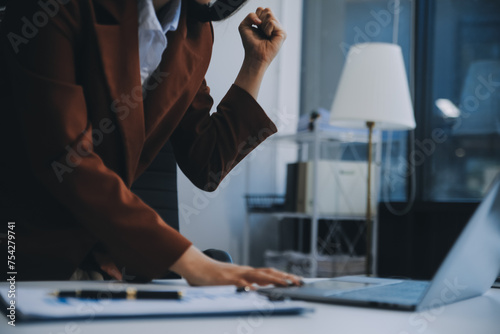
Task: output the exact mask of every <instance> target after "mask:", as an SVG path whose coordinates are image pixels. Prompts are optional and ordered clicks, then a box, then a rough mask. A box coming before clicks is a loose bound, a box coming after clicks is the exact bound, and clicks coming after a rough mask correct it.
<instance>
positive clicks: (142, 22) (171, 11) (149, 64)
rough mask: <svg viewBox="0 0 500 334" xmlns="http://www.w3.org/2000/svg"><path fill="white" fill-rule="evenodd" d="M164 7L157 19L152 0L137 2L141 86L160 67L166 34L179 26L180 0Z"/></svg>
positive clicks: (165, 44)
mask: <svg viewBox="0 0 500 334" xmlns="http://www.w3.org/2000/svg"><path fill="white" fill-rule="evenodd" d="M165 6H166V7H165V8H162V9H161V12H160V13H159V16H160V18H158V16H157V14H156V11H155V9H154V6H153V0H138V9H139V10H138V12H139V59H140V71H141V84H144V82H145V81H146V79H147V78H149V76H150V75H151V74H152V73H153V72H154V71H155V70H156V69H157V68H158V65H160V62H161V58H162V55H163V52H164V51H165V49H166V48H167V44H168V41H167V36H166V34H167V32H169V31H175V30H177V27H178V26H179V18H180V16H181V0H171V1H170V2H169V3H168V4H166V5H165Z"/></svg>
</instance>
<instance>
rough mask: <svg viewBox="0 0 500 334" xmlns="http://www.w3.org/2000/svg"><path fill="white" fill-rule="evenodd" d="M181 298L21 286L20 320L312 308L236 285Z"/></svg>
mask: <svg viewBox="0 0 500 334" xmlns="http://www.w3.org/2000/svg"><path fill="white" fill-rule="evenodd" d="M8 290H9V289H8V288H7V287H0V295H1V297H2V298H1V299H2V301H3V303H4V304H6V305H7V304H9V303H10V301H11V299H10V298H9V297H8ZM181 291H182V293H183V297H182V299H180V300H151V299H147V300H146V299H144V300H127V299H99V300H91V299H79V298H58V297H54V296H52V295H50V293H51V292H53V289H48V288H32V287H18V289H17V291H16V299H15V306H16V318H17V320H21V321H22V320H51V319H52V320H55V319H69V318H71V319H93V318H110V317H113V318H114V317H144V316H166V317H179V316H202V315H205V316H210V315H243V314H255V315H258V314H261V315H263V316H269V315H274V314H299V313H302V312H304V311H309V310H310V308H307V307H305V305H304V304H302V303H300V302H295V301H280V302H275V301H272V302H271V301H269V300H268V299H267V298H266V297H264V296H261V295H258V294H257V293H255V292H244V293H237V292H236V288H235V287H234V286H222V287H206V288H195V287H186V288H183V289H181Z"/></svg>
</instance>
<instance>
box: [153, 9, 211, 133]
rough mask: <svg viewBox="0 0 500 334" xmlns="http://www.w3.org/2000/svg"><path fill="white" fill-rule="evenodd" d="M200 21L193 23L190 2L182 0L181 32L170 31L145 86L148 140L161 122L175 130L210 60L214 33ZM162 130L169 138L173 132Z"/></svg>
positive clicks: (179, 29)
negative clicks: (203, 27) (190, 15)
mask: <svg viewBox="0 0 500 334" xmlns="http://www.w3.org/2000/svg"><path fill="white" fill-rule="evenodd" d="M200 24H203V23H200V22H197V21H193V22H191V20H190V18H188V17H187V5H186V2H185V1H183V3H182V10H181V17H180V22H179V28H178V31H175V32H169V33H167V39H168V47H167V50H166V51H165V52H164V54H163V58H162V61H161V63H160V66H159V67H158V69H157V71H156V73H155V74H153V75H152V77H151V80H149V81H148V83H147V84H146V85H145V102H144V106H145V109H146V110H147V114H146V115H145V125H146V131H147V132H146V139H148V138H147V137H148V136H149V135H150V134H152V133H153V132H154V130H155V129H156V128H157V127H158V126H159V125H160V122H161V123H163V124H165V123H168V124H169V128H170V129H171V130H172V131H173V129H175V127H176V126H177V123H178V122H179V121H180V118H182V114H183V113H184V112H185V111H186V109H187V107H188V106H189V104H190V103H191V101H192V99H193V98H194V95H195V94H196V92H197V91H198V89H199V87H200V85H201V82H202V80H203V78H204V76H205V73H206V71H207V68H208V65H209V63H210V55H211V52H212V36H211V34H210V33H208V34H207V33H206V32H207V31H210V29H205V30H202V29H199V27H196V26H195V25H200ZM206 24H208V23H206ZM201 31H204V32H205V35H204V36H200V35H199V34H200V33H201ZM149 88H150V89H149ZM181 109H182V110H181ZM180 113H181V114H180ZM162 133H163V134H164V135H165V136H166V137H168V136H169V135H170V134H169V133H164V132H162Z"/></svg>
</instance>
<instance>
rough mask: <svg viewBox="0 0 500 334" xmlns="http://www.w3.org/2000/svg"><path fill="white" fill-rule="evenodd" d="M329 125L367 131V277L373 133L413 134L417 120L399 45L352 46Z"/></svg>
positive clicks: (369, 243) (368, 271)
mask: <svg viewBox="0 0 500 334" xmlns="http://www.w3.org/2000/svg"><path fill="white" fill-rule="evenodd" d="M330 123H331V124H333V125H336V126H341V127H347V128H368V130H369V134H368V177H367V198H366V224H367V251H366V252H367V253H366V274H367V275H370V274H371V273H372V263H373V259H372V238H373V223H372V217H371V163H372V134H373V129H381V130H411V129H414V128H415V126H416V125H415V117H414V115H413V107H412V102H411V97H410V90H409V87H408V79H407V76H406V70H405V65H404V61H403V53H402V52H401V48H400V47H399V46H398V45H396V44H388V43H363V44H357V45H353V46H352V47H351V49H350V50H349V53H348V54H347V59H346V63H345V65H344V69H343V71H342V75H341V78H340V82H339V86H338V88H337V93H336V95H335V99H334V100H333V105H332V110H331V117H330Z"/></svg>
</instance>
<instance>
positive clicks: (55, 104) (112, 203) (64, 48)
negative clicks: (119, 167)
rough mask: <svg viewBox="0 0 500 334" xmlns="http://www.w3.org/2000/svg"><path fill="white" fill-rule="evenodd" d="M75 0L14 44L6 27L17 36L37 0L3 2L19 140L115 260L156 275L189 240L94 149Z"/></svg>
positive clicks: (138, 271) (149, 275) (48, 184)
mask: <svg viewBox="0 0 500 334" xmlns="http://www.w3.org/2000/svg"><path fill="white" fill-rule="evenodd" d="M81 3H82V2H79V1H76V0H74V1H71V2H69V3H67V4H65V5H64V6H63V5H61V6H60V12H59V13H58V14H57V15H56V16H54V17H53V18H51V19H50V20H49V22H48V23H47V24H46V25H45V26H44V27H43V28H40V29H39V30H38V31H37V34H36V36H35V37H33V38H32V39H30V40H29V42H28V43H22V44H19V45H18V47H17V48H15V47H14V45H13V44H12V43H11V40H10V39H9V37H8V33H17V34H18V36H23V35H22V32H21V29H22V28H21V25H20V24H21V23H22V22H23V20H21V18H23V17H32V16H30V13H31V14H32V13H35V12H36V10H37V5H36V4H37V2H36V1H17V0H16V1H12V2H10V3H9V4H12V6H10V7H9V13H8V15H7V20H6V22H4V23H5V26H4V27H3V29H4V31H5V33H2V38H3V39H4V41H2V44H3V47H2V48H3V51H5V56H6V58H7V59H8V60H9V61H8V63H9V67H10V69H9V71H10V76H11V82H12V92H13V96H12V99H13V101H15V102H14V103H15V106H16V110H15V112H16V113H18V114H19V120H20V123H21V127H22V129H23V134H22V136H20V138H22V137H24V140H25V147H26V151H27V154H28V155H29V160H30V163H31V165H32V170H33V172H34V174H35V175H36V177H37V179H39V180H40V182H41V183H42V184H43V185H44V186H45V187H46V188H47V189H48V191H49V192H50V193H51V194H52V195H53V196H54V198H55V199H56V200H57V201H59V202H60V203H62V204H63V205H65V206H66V207H67V208H68V209H69V210H70V212H71V213H72V214H73V215H74V217H75V219H76V220H77V221H78V222H79V223H80V224H81V225H83V226H84V227H85V228H86V229H88V230H90V231H91V232H92V234H94V235H95V236H96V238H97V239H98V240H99V241H100V242H101V243H103V244H104V245H105V246H106V248H107V249H108V251H109V255H110V256H111V257H112V258H113V259H114V260H115V262H116V263H117V264H118V265H122V266H124V267H126V269H127V273H131V274H135V275H140V276H142V277H144V278H155V277H160V276H161V275H163V274H164V273H166V272H167V271H168V268H169V267H170V266H171V265H172V264H173V263H174V262H175V261H176V260H177V259H178V258H179V257H180V256H181V255H182V254H183V253H184V252H185V251H186V250H187V248H188V247H189V246H190V245H191V243H190V242H189V241H188V240H187V239H185V238H184V237H183V236H181V235H180V234H179V233H178V232H177V231H176V230H174V229H172V228H171V227H169V226H168V225H167V224H166V223H165V222H163V221H162V219H161V218H160V217H159V215H158V214H156V212H155V211H154V210H153V209H151V208H150V207H148V206H147V205H146V204H145V203H144V202H142V201H141V200H140V199H139V198H138V197H137V196H135V195H134V194H133V193H132V192H131V191H130V190H129V189H128V187H127V186H126V185H125V183H124V182H123V180H122V179H121V178H120V176H119V175H117V174H116V173H115V172H114V171H112V170H110V169H109V168H107V167H106V166H105V164H104V163H103V161H102V159H101V157H100V156H99V155H98V154H96V153H95V152H94V149H93V142H92V125H91V123H90V122H89V121H88V114H89V112H90V111H89V110H87V107H86V100H85V96H84V89H83V87H82V86H79V85H78V84H77V80H76V75H75V66H78V65H76V64H77V54H76V53H75V49H77V46H76V44H77V42H76V41H77V36H78V35H79V34H81V33H82V32H81V31H80V30H81V27H82V22H79V18H80V17H81V13H80V12H79V11H80V10H81V8H80V4H81ZM10 36H13V35H10ZM69 152H78V154H75V155H73V154H71V153H69ZM58 166H59V167H60V166H66V167H65V168H68V167H69V168H70V170H69V171H68V172H67V173H65V174H64V178H63V179H60V178H58V177H57V173H56V172H55V168H58ZM60 168H62V167H60ZM61 251H64V250H61Z"/></svg>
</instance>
